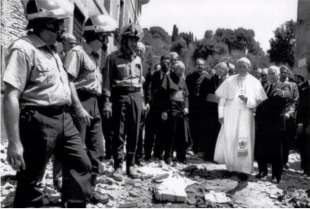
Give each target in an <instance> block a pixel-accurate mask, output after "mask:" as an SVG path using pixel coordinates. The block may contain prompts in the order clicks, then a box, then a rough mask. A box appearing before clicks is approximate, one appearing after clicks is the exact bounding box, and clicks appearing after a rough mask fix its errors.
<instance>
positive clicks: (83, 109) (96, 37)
mask: <svg viewBox="0 0 310 209" xmlns="http://www.w3.org/2000/svg"><path fill="white" fill-rule="evenodd" d="M116 27H117V24H116V22H113V21H112V20H110V17H109V16H106V15H94V16H91V17H89V18H88V20H87V21H86V23H85V26H84V34H83V37H84V38H85V40H86V44H85V45H84V46H81V45H77V46H75V47H74V48H72V49H71V50H70V51H69V52H68V53H67V56H66V59H65V63H64V64H65V69H66V71H67V72H68V74H69V78H70V85H71V88H72V89H73V91H72V95H73V97H74V98H75V101H77V102H76V103H77V109H76V112H78V114H76V116H75V117H74V121H75V124H76V126H77V128H78V130H79V131H80V134H81V138H82V141H83V143H84V145H85V147H86V150H87V154H88V156H89V159H90V160H91V162H92V172H93V175H92V176H93V178H92V186H93V187H94V186H95V182H96V177H97V175H98V174H100V173H102V172H103V167H102V165H101V161H102V160H103V158H104V145H103V133H102V123H101V116H100V111H99V107H98V97H99V96H100V95H101V93H102V75H101V71H100V70H101V69H100V68H101V62H100V54H101V48H102V47H103V46H104V45H105V44H106V42H107V37H108V35H109V34H110V33H112V32H113V31H114V30H115V29H116ZM107 200H108V199H107V198H105V201H101V202H104V203H105V202H107Z"/></svg>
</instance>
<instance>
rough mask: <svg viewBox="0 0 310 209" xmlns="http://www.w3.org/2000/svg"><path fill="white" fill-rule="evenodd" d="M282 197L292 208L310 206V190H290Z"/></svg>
mask: <svg viewBox="0 0 310 209" xmlns="http://www.w3.org/2000/svg"><path fill="white" fill-rule="evenodd" d="M281 199H282V202H283V203H284V204H285V205H286V206H288V207H290V208H310V190H307V191H305V190H302V189H299V190H295V191H289V192H287V193H286V194H284V196H282V197H281Z"/></svg>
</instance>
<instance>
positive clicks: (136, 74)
mask: <svg viewBox="0 0 310 209" xmlns="http://www.w3.org/2000/svg"><path fill="white" fill-rule="evenodd" d="M142 72H143V69H142V62H141V58H140V57H139V56H135V55H132V56H129V55H128V54H125V53H124V52H122V51H121V50H119V51H116V52H114V53H112V54H111V55H110V56H108V58H107V62H106V67H105V70H104V72H103V94H104V95H105V96H111V90H112V89H113V88H117V87H136V88H142V83H143V82H142Z"/></svg>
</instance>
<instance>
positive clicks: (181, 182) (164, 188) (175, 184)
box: [154, 175, 196, 203]
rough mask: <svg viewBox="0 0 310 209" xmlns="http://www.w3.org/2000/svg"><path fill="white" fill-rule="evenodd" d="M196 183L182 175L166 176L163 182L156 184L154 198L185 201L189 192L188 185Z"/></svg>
mask: <svg viewBox="0 0 310 209" xmlns="http://www.w3.org/2000/svg"><path fill="white" fill-rule="evenodd" d="M194 183H196V182H195V181H192V180H190V179H188V178H186V177H182V176H180V175H172V176H169V177H168V178H165V179H164V180H163V182H162V183H160V184H158V185H155V188H154V198H155V200H157V201H161V202H163V201H169V202H182V203H185V202H186V199H187V194H186V192H185V189H186V187H188V186H189V185H191V184H194Z"/></svg>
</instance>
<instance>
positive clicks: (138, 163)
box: [136, 160, 145, 167]
mask: <svg viewBox="0 0 310 209" xmlns="http://www.w3.org/2000/svg"><path fill="white" fill-rule="evenodd" d="M136 165H137V166H139V167H142V166H144V165H145V163H143V162H142V161H141V160H137V161H136Z"/></svg>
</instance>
